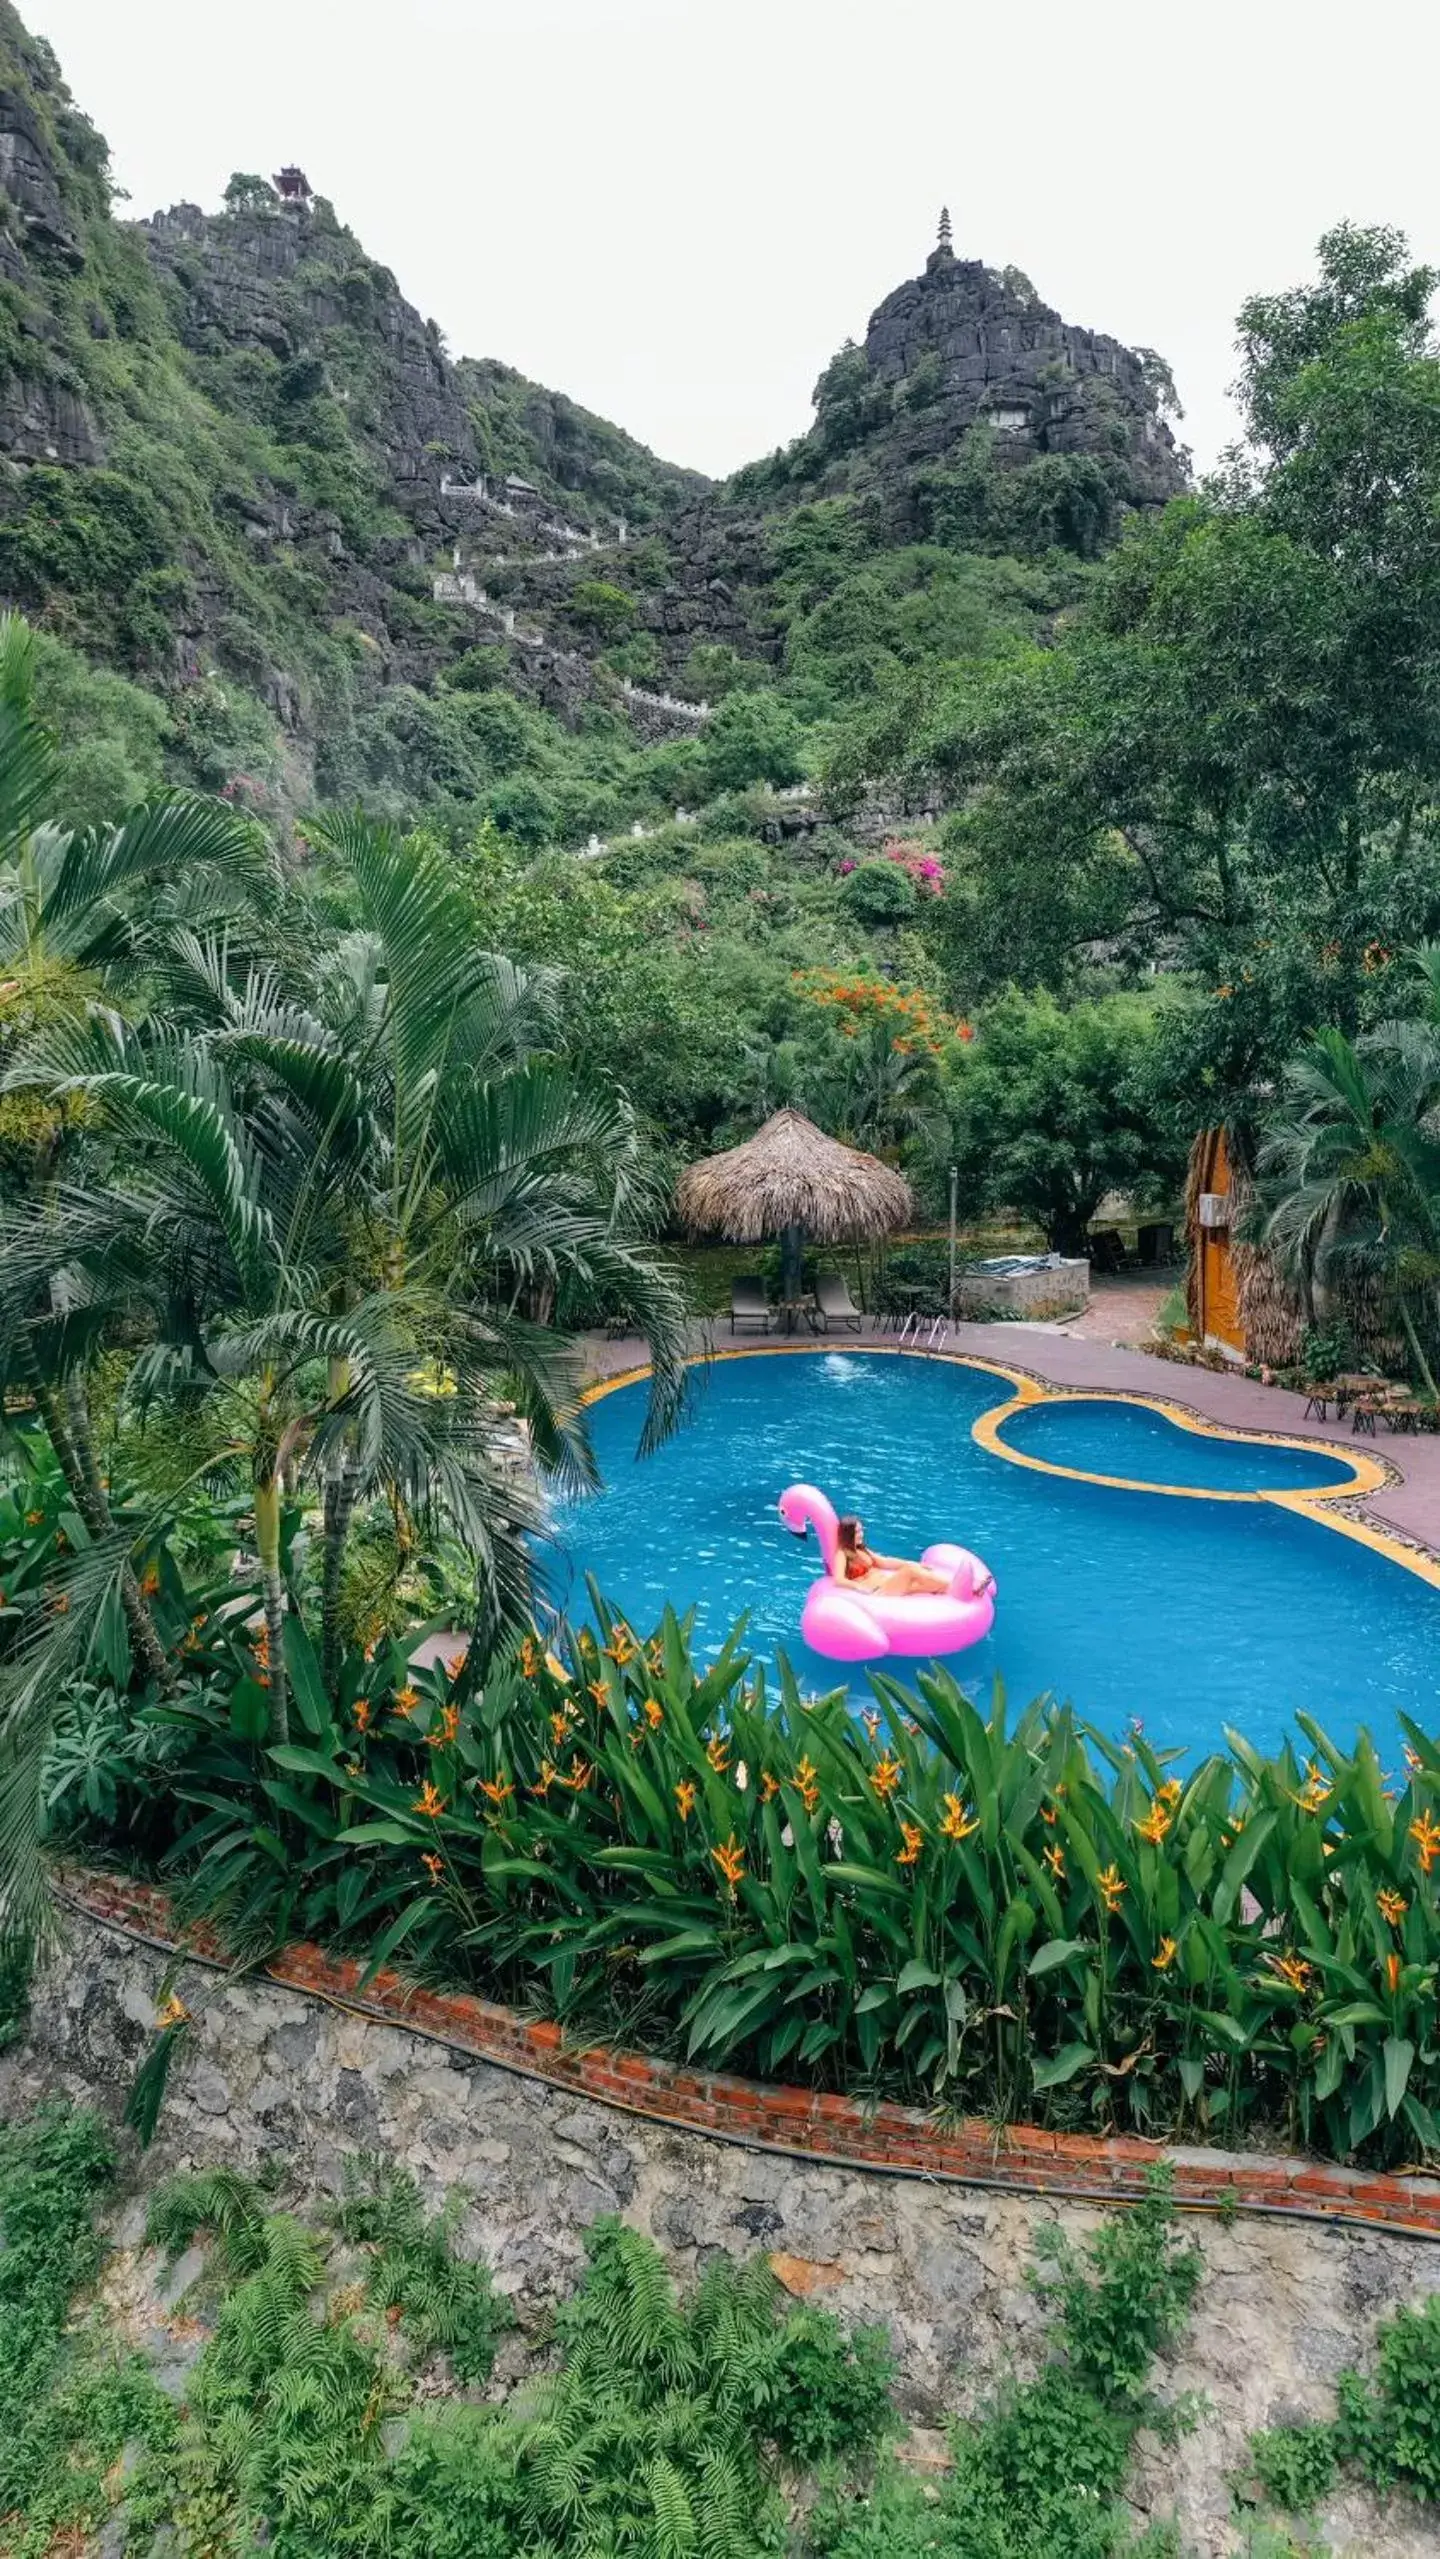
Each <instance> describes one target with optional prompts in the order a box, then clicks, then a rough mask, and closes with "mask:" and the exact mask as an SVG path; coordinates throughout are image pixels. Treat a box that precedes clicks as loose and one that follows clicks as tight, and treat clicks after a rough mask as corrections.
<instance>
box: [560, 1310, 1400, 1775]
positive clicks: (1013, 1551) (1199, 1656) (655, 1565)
mask: <svg viewBox="0 0 1440 2559" xmlns="http://www.w3.org/2000/svg"><path fill="white" fill-rule="evenodd" d="M1006 1391H1007V1390H1006V1388H1005V1387H1004V1384H1003V1382H1002V1381H1000V1380H998V1379H997V1378H995V1377H993V1376H990V1375H987V1374H985V1373H984V1372H982V1371H979V1370H975V1369H969V1368H964V1367H961V1366H957V1365H954V1364H951V1363H944V1362H928V1361H922V1360H908V1361H907V1360H901V1359H895V1358H884V1357H866V1356H864V1355H862V1354H859V1353H855V1352H844V1351H832V1352H825V1353H817V1354H815V1355H813V1356H806V1357H796V1358H758V1359H749V1360H727V1361H723V1362H720V1363H718V1364H717V1365H715V1366H714V1367H711V1368H701V1369H697V1370H695V1371H694V1372H693V1402H692V1411H691V1417H690V1420H689V1422H688V1423H687V1425H686V1426H685V1428H684V1429H682V1430H681V1431H680V1433H679V1434H678V1435H677V1436H676V1438H675V1439H673V1440H672V1441H671V1442H670V1443H669V1444H668V1446H666V1447H665V1448H663V1449H661V1450H660V1451H659V1452H658V1454H657V1455H656V1456H654V1457H650V1458H647V1459H645V1460H644V1461H643V1462H637V1461H636V1459H635V1455H634V1451H635V1444H636V1438H637V1435H638V1432H639V1427H640V1422H641V1417H642V1413H643V1408H644V1393H645V1390H644V1388H643V1386H634V1387H623V1388H621V1389H619V1390H618V1391H617V1392H616V1393H614V1394H612V1395H609V1396H607V1397H605V1398H604V1399H603V1400H602V1401H601V1402H599V1403H598V1404H597V1405H596V1406H595V1407H594V1408H593V1411H592V1414H591V1421H592V1426H593V1431H594V1439H595V1447H596V1453H597V1455H598V1458H599V1461H600V1465H601V1468H602V1470H603V1473H604V1477H605V1489H604V1490H603V1491H602V1492H600V1493H598V1494H595V1495H591V1496H588V1497H586V1498H585V1499H582V1500H579V1501H576V1502H573V1503H571V1504H568V1505H566V1506H565V1507H564V1508H563V1509H561V1510H560V1511H559V1512H558V1514H557V1517H556V1520H555V1524H554V1544H553V1548H552V1551H551V1553H550V1555H549V1558H548V1561H547V1567H546V1577H547V1581H548V1584H549V1588H550V1590H551V1593H552V1595H553V1597H554V1599H555V1600H556V1601H557V1602H558V1603H559V1604H560V1605H561V1606H563V1607H567V1608H568V1609H570V1610H571V1612H572V1613H574V1614H577V1615H578V1614H581V1613H583V1611H584V1608H585V1591H584V1576H585V1574H586V1573H592V1574H593V1575H594V1576H595V1578H596V1579H597V1581H598V1582H599V1583H600V1586H601V1588H602V1589H603V1591H604V1592H605V1594H606V1596H607V1597H608V1598H609V1599H610V1600H611V1601H612V1602H614V1604H615V1605H616V1606H617V1607H619V1608H620V1609H622V1610H623V1611H624V1613H625V1614H626V1616H627V1617H628V1618H629V1619H630V1620H631V1621H632V1623H633V1624H634V1625H635V1626H636V1627H637V1628H639V1629H640V1630H641V1631H642V1632H643V1631H646V1630H648V1629H649V1628H650V1626H651V1625H653V1624H654V1623H655V1622H656V1621H657V1620H658V1619H659V1617H660V1615H661V1612H662V1610H663V1609H664V1607H665V1605H666V1603H667V1602H669V1603H671V1604H672V1605H673V1606H675V1607H676V1608H677V1609H679V1610H682V1611H683V1610H684V1609H686V1608H687V1607H689V1606H691V1605H692V1604H693V1606H694V1607H695V1610H696V1618H697V1640H698V1643H699V1646H700V1649H701V1650H702V1652H713V1651H716V1650H718V1648H719V1645H720V1643H721V1641H722V1639H723V1637H724V1635H725V1632H726V1631H727V1629H728V1627H729V1626H730V1624H731V1622H732V1621H733V1620H734V1619H735V1618H736V1617H737V1616H739V1615H740V1613H741V1612H742V1610H748V1612H749V1620H750V1632H749V1640H750V1643H751V1645H752V1647H753V1649H754V1651H755V1652H756V1654H757V1655H758V1656H759V1657H760V1658H761V1659H763V1660H766V1661H773V1660H774V1658H775V1656H776V1655H777V1654H778V1653H779V1652H781V1651H784V1652H786V1653H787V1654H788V1655H789V1657H790V1660H791V1661H792V1663H793V1664H794V1667H795V1670H796V1673H797V1676H798V1677H799V1679H800V1681H801V1684H802V1687H804V1688H806V1689H814V1690H818V1689H829V1688H834V1687H836V1686H838V1685H842V1684H844V1683H845V1682H846V1680H847V1678H848V1679H849V1681H850V1683H851V1684H852V1685H853V1686H854V1687H855V1689H856V1690H857V1693H858V1692H863V1688H864V1677H863V1673H859V1672H854V1673H847V1672H846V1671H845V1669H844V1668H843V1667H842V1666H841V1665H840V1664H837V1663H833V1662H828V1661H822V1660H821V1659H820V1658H819V1657H818V1656H817V1655H815V1654H813V1653H811V1652H810V1651H809V1650H808V1648H807V1647H806V1646H805V1645H804V1644H802V1643H801V1641H800V1637H799V1632H798V1628H799V1619H800V1610H801V1607H802V1605H803V1602H804V1598H805V1592H806V1588H807V1586H808V1584H809V1582H810V1580H811V1579H812V1578H813V1576H814V1574H815V1572H816V1570H817V1569H818V1567H817V1556H816V1548H815V1545H814V1542H813V1540H807V1541H806V1542H804V1543H803V1544H802V1543H801V1542H800V1541H798V1540H797V1539H795V1538H793V1537H792V1536H791V1535H790V1534H789V1532H788V1531H787V1530H786V1529H785V1528H783V1527H782V1526H781V1523H780V1520H779V1518H778V1516H777V1514H776V1509H775V1504H776V1501H777V1499H778V1497H779V1495H780V1494H781V1492H783V1490H784V1488H785V1486H786V1485H787V1484H790V1483H794V1482H797V1481H806V1482H810V1483H815V1484H819V1485H820V1486H822V1488H823V1489H824V1490H825V1491H826V1492H828V1493H829V1495H830V1497H831V1499H832V1500H833V1501H834V1503H835V1505H836V1508H837V1509H841V1510H844V1509H849V1510H855V1511H858V1512H859V1513H860V1514H861V1516H862V1517H863V1519H864V1520H865V1524H866V1528H867V1531H868V1533H869V1535H870V1537H871V1539H872V1541H873V1542H875V1543H877V1544H878V1545H880V1546H881V1547H882V1548H884V1550H885V1551H886V1552H887V1553H891V1554H918V1553H919V1551H920V1549H921V1548H922V1547H923V1546H925V1545H927V1544H929V1543H930V1542H931V1541H932V1540H933V1539H937V1538H943V1537H951V1538H956V1539H958V1540H959V1541H960V1542H961V1543H962V1544H964V1545H967V1546H972V1547H974V1548H975V1550H976V1551H977V1552H978V1553H979V1554H981V1555H983V1556H984V1558H985V1560H986V1562H987V1563H988V1564H989V1565H990V1566H991V1567H992V1569H993V1571H994V1572H995V1574H996V1577H997V1580H998V1582H999V1593H1000V1595H999V1610H998V1615H997V1620H996V1625H995V1629H994V1631H993V1633H992V1634H991V1635H990V1636H989V1637H988V1638H987V1640H986V1641H985V1642H984V1643H983V1644H980V1645H976V1646H975V1647H973V1648H972V1650H971V1651H969V1652H967V1653H962V1654H959V1655H957V1656H955V1657H954V1659H953V1660H952V1662H951V1665H950V1666H951V1668H952V1669H953V1671H954V1672H955V1675H956V1676H957V1678H959V1679H960V1680H961V1681H962V1682H963V1684H964V1685H965V1686H966V1687H967V1688H968V1689H970V1690H971V1691H972V1692H973V1693H975V1694H976V1695H977V1696H979V1697H981V1698H982V1699H983V1698H984V1697H985V1696H986V1695H987V1694H988V1690H989V1686H990V1683H991V1681H992V1680H993V1679H994V1678H995V1676H996V1675H997V1673H998V1674H999V1675H1001V1676H1002V1677H1003V1679H1004V1681H1005V1685H1006V1689H1007V1691H1008V1693H1009V1695H1010V1697H1011V1698H1012V1699H1013V1700H1015V1701H1017V1702H1019V1701H1022V1700H1026V1699H1029V1698H1031V1697H1033V1696H1037V1695H1039V1694H1041V1693H1042V1692H1045V1691H1050V1692H1052V1693H1054V1694H1055V1695H1057V1696H1059V1697H1062V1698H1066V1699H1068V1700H1069V1701H1070V1702H1071V1703H1072V1704H1073V1705H1074V1706H1075V1707H1076V1708H1077V1710H1078V1711H1079V1712H1081V1713H1082V1714H1084V1715H1086V1716H1087V1717H1089V1718H1091V1719H1092V1720H1093V1721H1094V1722H1096V1723H1098V1724H1100V1725H1102V1726H1103V1727H1104V1728H1105V1729H1106V1730H1108V1731H1110V1732H1113V1733H1116V1734H1119V1733H1122V1732H1123V1730H1124V1729H1125V1727H1126V1725H1127V1724H1128V1723H1129V1721H1130V1719H1131V1717H1132V1716H1139V1717H1140V1719H1141V1720H1142V1722H1143V1724H1144V1727H1145V1731H1146V1733H1147V1735H1148V1737H1149V1738H1150V1739H1151V1740H1152V1741H1153V1742H1155V1743H1156V1744H1157V1745H1158V1746H1160V1747H1174V1746H1190V1747H1198V1748H1207V1747H1209V1746H1211V1745H1212V1744H1215V1743H1218V1742H1219V1740H1220V1738H1221V1731H1222V1727H1223V1726H1224V1725H1226V1724H1238V1725H1239V1726H1240V1727H1241V1728H1242V1729H1243V1730H1244V1731H1245V1732H1246V1733H1247V1734H1248V1736H1249V1738H1250V1739H1251V1741H1253V1742H1254V1743H1255V1744H1256V1745H1257V1746H1258V1747H1260V1748H1263V1749H1273V1748H1275V1747H1277V1746H1278V1745H1279V1743H1280V1742H1281V1741H1282V1740H1283V1739H1284V1737H1285V1734H1286V1731H1287V1728H1288V1727H1289V1725H1290V1719H1291V1717H1292V1716H1293V1714H1294V1713H1295V1711H1296V1710H1297V1709H1299V1708H1304V1709H1306V1710H1307V1711H1308V1712H1310V1713H1312V1714H1314V1715H1317V1716H1319V1717H1320V1719H1321V1720H1322V1721H1323V1722H1324V1723H1325V1724H1326V1726H1327V1727H1328V1728H1329V1729H1330V1730H1331V1732H1332V1733H1333V1734H1334V1735H1335V1737H1336V1739H1337V1740H1344V1739H1348V1738H1350V1737H1351V1736H1352V1735H1353V1734H1354V1732H1355V1731H1356V1729H1357V1727H1358V1726H1359V1725H1361V1724H1366V1725H1368V1726H1369V1728H1370V1730H1371V1731H1372V1732H1373V1734H1374V1736H1375V1739H1376V1741H1377V1743H1378V1744H1379V1746H1380V1748H1381V1751H1382V1755H1383V1754H1386V1753H1388V1754H1390V1755H1391V1756H1392V1757H1393V1756H1395V1755H1397V1753H1398V1734H1397V1727H1396V1720H1395V1719H1396V1716H1397V1713H1398V1712H1399V1711H1400V1710H1401V1709H1403V1710H1404V1711H1406V1712H1407V1713H1409V1714H1411V1715H1413V1716H1414V1717H1415V1718H1416V1720H1417V1721H1419V1722H1420V1723H1422V1724H1424V1725H1426V1726H1427V1727H1432V1728H1433V1727H1434V1726H1435V1725H1436V1724H1440V1591H1436V1590H1435V1589H1433V1588H1432V1587H1431V1586H1429V1585H1428V1584H1426V1583H1424V1582H1422V1581H1421V1580H1420V1579H1419V1578H1418V1577H1417V1576H1416V1575H1414V1574H1412V1573H1409V1572H1406V1571H1405V1570H1404V1569H1403V1568H1402V1567H1401V1566H1399V1565H1396V1564H1393V1563H1391V1562H1389V1561H1388V1560H1387V1559H1386V1558H1385V1557H1383V1556H1381V1555H1377V1554H1375V1553H1374V1552H1372V1551H1371V1550H1369V1549H1367V1548H1365V1547H1363V1546H1359V1545H1357V1544H1355V1543H1354V1542H1353V1541H1352V1540H1350V1539H1347V1538H1342V1537H1341V1536H1339V1535H1337V1534H1336V1532H1335V1531H1334V1530H1331V1529H1327V1528H1322V1527H1319V1526H1317V1525H1316V1524H1314V1523H1313V1522H1311V1521H1308V1520H1305V1519H1301V1518H1296V1517H1295V1516H1293V1515H1292V1514H1291V1513H1289V1512H1287V1511H1283V1510H1277V1509H1272V1508H1271V1507H1270V1506H1269V1505H1268V1504H1264V1503H1238V1502H1205V1501H1180V1500H1176V1499H1174V1498H1168V1497H1166V1496H1164V1495H1160V1494H1147V1493H1132V1492H1117V1491H1112V1490H1107V1489H1106V1488H1104V1487H1102V1486H1099V1485H1091V1484H1077V1483H1071V1482H1068V1481H1066V1480H1064V1479H1063V1478H1059V1477H1055V1476H1048V1475H1043V1474H1040V1473H1037V1472H1036V1471H1035V1470H1034V1469H1032V1468H1030V1467H1021V1466H1015V1465H1012V1464H1010V1463H1009V1462H1007V1460H1005V1459H1004V1458H1000V1457H996V1456H993V1455H991V1454H990V1453H989V1452H988V1451H986V1450H984V1449H981V1448H979V1447H977V1446H976V1444H975V1442H974V1441H973V1440H972V1438H971V1436H970V1430H971V1424H972V1423H973V1422H974V1420H975V1419H976V1417H977V1415H978V1414H980V1413H982V1412H985V1411H988V1410H989V1409H991V1408H992V1407H993V1406H995V1405H996V1404H998V1403H1000V1402H1002V1401H1003V1400H1004V1398H1005V1394H1006ZM1016 1419H1017V1422H1018V1421H1019V1419H1020V1417H1019V1416H1017V1417H1016ZM1024 1422H1025V1429H1026V1434H1027V1438H1026V1444H1027V1446H1035V1448H1036V1453H1037V1454H1039V1453H1041V1451H1040V1450H1039V1447H1038V1444H1037V1432H1039V1431H1041V1430H1043V1431H1044V1432H1046V1433H1047V1434H1049V1439H1048V1444H1047V1445H1046V1447H1045V1449H1044V1451H1043V1453H1044V1454H1045V1455H1046V1456H1047V1457H1049V1458H1050V1459H1051V1460H1052V1461H1053V1462H1057V1463H1061V1464H1089V1465H1091V1466H1093V1467H1094V1468H1095V1469H1096V1471H1099V1472H1105V1473H1109V1474H1117V1475H1129V1476H1135V1477H1145V1476H1155V1475H1159V1474H1165V1473H1167V1472H1168V1474H1169V1476H1170V1479H1171V1480H1172V1481H1175V1482H1183V1483H1197V1482H1200V1481H1203V1480H1205V1478H1203V1477H1202V1476H1199V1475H1197V1474H1196V1472H1195V1468H1196V1463H1197V1460H1199V1459H1200V1458H1201V1457H1202V1456H1203V1458H1204V1461H1205V1463H1206V1465H1207V1466H1208V1467H1209V1468H1210V1469H1211V1470H1212V1475H1213V1472H1214V1470H1215V1469H1216V1468H1217V1467H1218V1466H1220V1465H1228V1464H1230V1463H1232V1462H1233V1463H1234V1465H1235V1466H1236V1467H1237V1468H1238V1469H1239V1470H1240V1482H1241V1483H1243V1484H1244V1485H1248V1486H1250V1487H1254V1486H1256V1485H1259V1484H1267V1485H1273V1484H1278V1483H1289V1484H1293V1483H1294V1482H1296V1481H1297V1480H1299V1481H1306V1482H1309V1483H1312V1484H1314V1483H1317V1482H1319V1481H1321V1480H1322V1478H1321V1477H1320V1476H1318V1475H1317V1474H1316V1473H1315V1472H1314V1471H1313V1466H1314V1463H1315V1461H1312V1460H1311V1459H1310V1458H1309V1457H1304V1456H1302V1459H1301V1462H1302V1464H1303V1465H1304V1466H1305V1467H1306V1468H1307V1469H1309V1470H1311V1471H1309V1472H1307V1473H1306V1474H1305V1475H1304V1476H1302V1477H1300V1478H1298V1479H1297V1478H1296V1477H1295V1476H1294V1475H1293V1474H1290V1473H1289V1472H1288V1471H1285V1472H1280V1473H1277V1472H1276V1471H1274V1470H1276V1469H1277V1468H1280V1469H1284V1470H1288V1469H1289V1468H1290V1467H1291V1466H1292V1465H1293V1464H1294V1462H1295V1456H1296V1453H1295V1452H1294V1451H1286V1450H1279V1449H1272V1448H1265V1447H1260V1446H1256V1445H1252V1446H1248V1447H1244V1448H1241V1449H1238V1450H1236V1451H1235V1452H1234V1455H1233V1461H1232V1459H1231V1458H1230V1457H1229V1456H1226V1455H1223V1454H1222V1449H1223V1444H1222V1443H1220V1442H1216V1441H1210V1440H1205V1439H1202V1438H1199V1437H1197V1436H1195V1435H1194V1434H1192V1433H1190V1432H1184V1431H1179V1430H1177V1429H1175V1427H1174V1425H1172V1424H1169V1423H1167V1422H1166V1421H1165V1420H1164V1418H1163V1416H1159V1415H1154V1414H1150V1413H1147V1412H1145V1411H1144V1410H1143V1409H1139V1410H1137V1408H1135V1407H1134V1406H1106V1405H1076V1406H1067V1407H1056V1408H1054V1409H1053V1417H1052V1418H1051V1419H1050V1420H1049V1421H1048V1422H1042V1417H1041V1414H1040V1412H1039V1411H1037V1412H1036V1413H1034V1414H1027V1415H1026V1416H1024ZM1062 1423H1063V1424H1064V1427H1063V1428H1062ZM1137 1426H1138V1427H1137ZM1067 1430H1068V1432H1069V1433H1070V1434H1072V1436H1069V1437H1067V1435H1066V1433H1067ZM1014 1431H1015V1425H1014V1424H1011V1425H1007V1435H1009V1434H1013V1433H1014ZM1077 1433H1078V1434H1079V1436H1078V1437H1077V1436H1073V1435H1074V1434H1077ZM1082 1448H1083V1454H1082V1453H1080V1452H1081V1450H1082ZM1172 1452H1173V1460H1174V1462H1173V1464H1172V1463H1169V1460H1170V1458H1171V1455H1172ZM1142 1459H1143V1461H1144V1462H1143V1463H1142ZM1233 1481H1234V1479H1232V1483H1233ZM1235 1488H1237V1489H1238V1488H1239V1486H1238V1485H1236V1486H1235Z"/></svg>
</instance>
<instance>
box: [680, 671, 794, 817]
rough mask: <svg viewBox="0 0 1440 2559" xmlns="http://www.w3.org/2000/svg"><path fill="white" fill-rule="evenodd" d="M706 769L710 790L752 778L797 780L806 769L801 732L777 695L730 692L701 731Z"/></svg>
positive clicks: (739, 786)
mask: <svg viewBox="0 0 1440 2559" xmlns="http://www.w3.org/2000/svg"><path fill="white" fill-rule="evenodd" d="M704 749H705V771H706V779H707V781H708V784H709V788H710V791H711V793H712V794H714V793H715V792H718V791H743V790H744V789H745V788H746V786H747V785H748V784H750V783H752V782H771V783H775V784H777V785H781V784H784V783H789V782H798V781H800V780H801V779H802V778H803V775H804V771H805V758H804V733H803V731H802V729H801V726H800V723H799V721H798V720H797V718H796V716H795V713H794V712H793V711H792V710H791V708H790V706H789V704H788V703H786V702H782V701H781V700H780V698H779V696H778V694H774V693H756V692H737V693H728V694H727V695H726V697H725V699H724V701H723V702H722V703H721V704H720V707H719V709H718V710H717V711H716V712H715V714H714V716H713V717H712V719H711V721H710V723H709V726H708V727H707V729H706V731H705V738H704Z"/></svg>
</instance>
